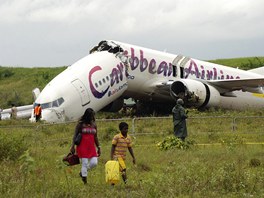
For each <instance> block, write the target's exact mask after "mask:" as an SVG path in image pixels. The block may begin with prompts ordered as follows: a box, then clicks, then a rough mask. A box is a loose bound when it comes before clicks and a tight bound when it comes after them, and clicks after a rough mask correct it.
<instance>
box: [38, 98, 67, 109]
mask: <svg viewBox="0 0 264 198" xmlns="http://www.w3.org/2000/svg"><path fill="white" fill-rule="evenodd" d="M63 102H64V99H63V98H59V99H57V100H54V101H52V102H48V103H43V104H40V106H41V108H42V109H47V108H52V107H59V106H60V105H61V104H62V103H63ZM35 106H36V103H35V104H34V107H35Z"/></svg>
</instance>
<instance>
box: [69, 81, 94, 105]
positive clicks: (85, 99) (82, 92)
mask: <svg viewBox="0 0 264 198" xmlns="http://www.w3.org/2000/svg"><path fill="white" fill-rule="evenodd" d="M71 83H72V85H73V86H74V88H75V89H76V91H77V92H78V94H79V96H80V98H81V101H82V106H85V105H87V104H89V103H90V97H89V95H88V91H87V89H86V87H85V86H84V84H83V83H82V81H80V80H79V79H75V80H74V81H72V82H71Z"/></svg>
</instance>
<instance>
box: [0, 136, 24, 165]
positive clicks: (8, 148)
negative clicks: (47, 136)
mask: <svg viewBox="0 0 264 198" xmlns="http://www.w3.org/2000/svg"><path fill="white" fill-rule="evenodd" d="M27 149H28V147H27V145H26V143H25V142H24V136H14V135H12V136H10V135H8V134H1V135H0V151H1V155H0V161H2V160H16V159H18V158H19V156H20V155H22V153H24V151H26V150H27Z"/></svg>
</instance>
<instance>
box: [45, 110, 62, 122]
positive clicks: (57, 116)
mask: <svg viewBox="0 0 264 198" xmlns="http://www.w3.org/2000/svg"><path fill="white" fill-rule="evenodd" d="M41 120H43V121H46V122H49V123H57V122H65V114H64V111H63V110H61V111H58V110H55V109H43V110H42V114H41Z"/></svg>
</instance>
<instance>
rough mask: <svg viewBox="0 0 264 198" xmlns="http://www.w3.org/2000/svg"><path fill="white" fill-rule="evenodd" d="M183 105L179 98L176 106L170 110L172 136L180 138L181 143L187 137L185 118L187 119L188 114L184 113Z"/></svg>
mask: <svg viewBox="0 0 264 198" xmlns="http://www.w3.org/2000/svg"><path fill="white" fill-rule="evenodd" d="M183 104H184V102H183V100H182V99H181V98H179V99H178V100H177V102H176V105H175V106H174V107H173V109H172V114H173V125H174V135H175V136H176V137H178V138H180V139H181V140H182V141H184V140H185V138H186V137H187V126H186V118H188V116H187V113H188V112H186V111H185V109H184V107H183Z"/></svg>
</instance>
